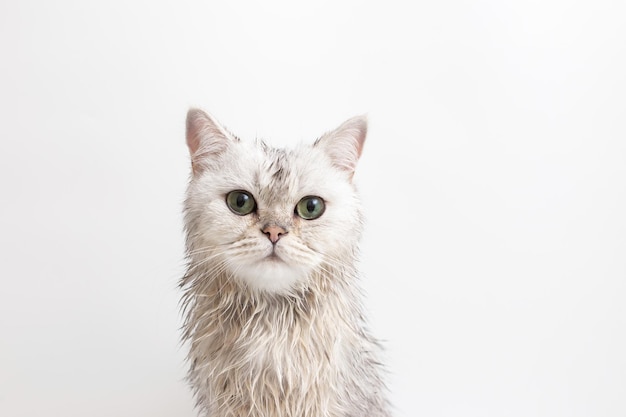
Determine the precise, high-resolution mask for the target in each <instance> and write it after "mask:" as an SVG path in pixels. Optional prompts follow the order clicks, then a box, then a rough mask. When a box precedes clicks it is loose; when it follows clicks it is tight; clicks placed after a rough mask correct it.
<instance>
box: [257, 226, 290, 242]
mask: <svg viewBox="0 0 626 417" xmlns="http://www.w3.org/2000/svg"><path fill="white" fill-rule="evenodd" d="M261 231H262V232H263V233H264V234H266V235H267V238H268V239H269V240H270V241H271V242H272V243H276V242H278V239H280V237H281V236H282V235H286V234H287V231H286V230H285V229H283V228H282V227H280V226H276V225H271V226H265V227H264V228H263V229H261Z"/></svg>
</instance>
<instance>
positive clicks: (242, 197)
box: [237, 194, 248, 208]
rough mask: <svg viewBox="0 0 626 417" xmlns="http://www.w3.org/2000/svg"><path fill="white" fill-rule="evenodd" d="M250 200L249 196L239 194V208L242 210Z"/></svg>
mask: <svg viewBox="0 0 626 417" xmlns="http://www.w3.org/2000/svg"><path fill="white" fill-rule="evenodd" d="M247 200H248V196H247V195H245V194H239V195H238V196H237V207H239V208H241V207H243V205H244V204H246V201H247Z"/></svg>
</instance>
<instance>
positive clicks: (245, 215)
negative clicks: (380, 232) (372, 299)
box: [181, 109, 390, 417]
mask: <svg viewBox="0 0 626 417" xmlns="http://www.w3.org/2000/svg"><path fill="white" fill-rule="evenodd" d="M366 131H367V123H366V120H365V118H363V117H356V118H353V119H350V120H348V121H346V122H345V123H343V124H342V125H341V126H339V127H338V128H337V129H336V130H334V131H332V132H329V133H326V134H325V135H323V136H322V137H321V138H320V139H318V140H317V141H315V143H313V144H312V145H300V146H298V147H296V148H294V149H276V148H272V147H270V146H268V145H267V144H265V143H263V142H255V143H253V142H245V141H241V140H239V139H238V138H237V137H235V136H234V135H232V134H231V133H229V132H228V131H227V130H226V129H224V128H223V127H222V126H220V125H219V123H218V122H217V121H216V120H215V119H214V118H212V117H211V116H209V115H207V114H206V113H204V112H202V111H201V110H197V109H192V110H190V111H189V113H188V115H187V144H188V146H189V151H190V153H191V160H192V176H191V180H190V183H189V187H188V191H187V198H186V201H185V209H184V213H185V230H186V235H187V255H188V260H189V266H188V269H187V272H186V274H185V276H184V278H183V279H182V282H181V287H182V288H183V290H184V295H183V305H184V311H183V313H184V315H185V323H184V333H183V338H184V340H185V341H187V342H188V343H189V346H190V350H189V355H188V359H189V363H190V370H189V375H188V379H189V382H190V384H191V386H192V389H193V391H194V394H195V398H196V401H197V405H198V407H199V409H200V411H201V413H202V415H204V416H210V417H348V416H350V417H365V416H369V417H388V416H389V415H390V413H389V406H388V403H387V400H386V395H385V394H386V393H385V387H384V384H383V382H382V379H381V373H382V367H381V365H380V362H379V359H378V353H379V345H378V343H377V342H376V341H375V340H374V339H373V338H372V337H371V336H370V335H369V333H368V331H367V329H366V323H365V320H364V317H363V311H362V307H361V297H360V293H359V287H358V272H357V268H356V265H355V263H356V258H357V254H358V248H357V247H358V242H359V240H360V236H361V230H362V223H363V220H362V215H361V207H360V203H359V198H358V196H357V193H356V190H355V187H354V185H353V183H352V176H353V174H354V170H355V167H356V164H357V161H358V159H359V156H360V154H361V150H362V148H363V143H364V141H365V136H366Z"/></svg>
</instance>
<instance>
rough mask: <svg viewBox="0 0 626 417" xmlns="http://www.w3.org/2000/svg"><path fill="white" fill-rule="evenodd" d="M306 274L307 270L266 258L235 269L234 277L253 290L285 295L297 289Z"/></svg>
mask: <svg viewBox="0 0 626 417" xmlns="http://www.w3.org/2000/svg"><path fill="white" fill-rule="evenodd" d="M308 273H309V268H302V267H293V266H290V265H288V264H287V263H285V262H284V261H282V260H280V259H277V258H273V257H267V258H265V259H263V260H261V261H259V262H257V263H255V264H252V265H246V266H243V267H240V268H237V273H236V276H237V278H238V279H241V280H242V281H243V282H244V283H245V284H246V285H247V286H248V287H250V288H251V289H253V290H256V291H261V292H268V293H273V294H286V293H289V292H291V291H293V290H294V289H295V288H296V287H298V286H299V284H301V283H302V282H303V281H304V280H305V279H306V277H307V275H308Z"/></svg>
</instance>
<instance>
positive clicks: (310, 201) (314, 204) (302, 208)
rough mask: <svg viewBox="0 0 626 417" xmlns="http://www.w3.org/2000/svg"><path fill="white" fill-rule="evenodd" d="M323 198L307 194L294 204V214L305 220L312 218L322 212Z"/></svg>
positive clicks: (315, 217)
mask: <svg viewBox="0 0 626 417" xmlns="http://www.w3.org/2000/svg"><path fill="white" fill-rule="evenodd" d="M324 208H325V206H324V200H322V199H321V198H320V197H315V196H308V197H304V198H303V199H302V200H300V201H299V202H298V204H296V214H297V215H298V216H300V217H302V218H303V219H305V220H313V219H317V218H318V217H320V216H321V215H322V214H324Z"/></svg>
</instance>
